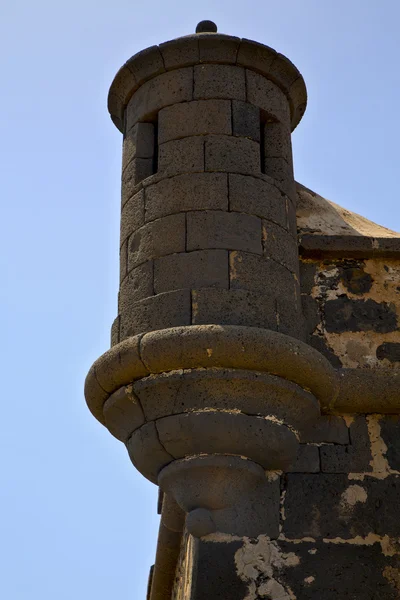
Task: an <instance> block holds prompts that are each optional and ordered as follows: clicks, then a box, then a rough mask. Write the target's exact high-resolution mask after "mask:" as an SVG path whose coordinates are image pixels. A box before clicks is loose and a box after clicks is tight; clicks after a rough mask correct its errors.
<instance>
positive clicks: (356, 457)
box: [321, 417, 372, 473]
mask: <svg viewBox="0 0 400 600" xmlns="http://www.w3.org/2000/svg"><path fill="white" fill-rule="evenodd" d="M350 440H351V444H350V445H349V446H337V445H333V446H322V447H321V470H322V471H323V472H325V473H365V472H370V471H372V467H371V460H372V455H371V448H370V440H369V436H368V428H367V423H366V420H365V417H356V418H355V420H354V421H353V423H351V425H350Z"/></svg>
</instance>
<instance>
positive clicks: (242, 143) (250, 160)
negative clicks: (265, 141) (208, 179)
mask: <svg viewBox="0 0 400 600" xmlns="http://www.w3.org/2000/svg"><path fill="white" fill-rule="evenodd" d="M204 160H205V170H206V171H231V172H233V173H242V174H244V175H257V174H259V173H260V172H261V169H260V145H259V144H258V143H257V142H254V141H253V140H249V139H247V138H238V137H232V136H227V135H225V136H222V135H215V136H210V137H208V138H206V141H205V159H204Z"/></svg>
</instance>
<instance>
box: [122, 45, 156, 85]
mask: <svg viewBox="0 0 400 600" xmlns="http://www.w3.org/2000/svg"><path fill="white" fill-rule="evenodd" d="M126 66H127V67H128V68H129V70H130V71H131V72H132V73H133V74H134V76H135V79H136V81H137V84H138V85H141V84H142V83H143V82H144V81H146V80H147V79H150V78H151V77H155V76H156V75H158V74H159V73H163V71H165V67H164V62H163V59H162V56H161V53H160V50H159V48H158V46H150V48H145V50H141V51H140V52H138V53H137V54H135V55H134V56H132V57H131V58H130V59H129V60H128V61H127V63H126Z"/></svg>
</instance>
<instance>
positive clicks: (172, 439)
mask: <svg viewBox="0 0 400 600" xmlns="http://www.w3.org/2000/svg"><path fill="white" fill-rule="evenodd" d="M157 431H158V434H159V439H160V441H161V444H162V445H163V447H164V448H165V449H166V450H167V452H168V453H170V454H171V455H173V456H174V457H175V458H184V457H185V456H195V455H197V454H233V455H238V456H245V457H247V458H249V459H251V460H253V461H254V462H255V463H256V464H259V465H261V466H262V467H263V468H264V469H281V468H286V467H288V466H289V465H290V463H291V462H292V459H293V457H294V456H295V453H296V449H297V440H296V438H295V436H294V434H293V432H292V431H290V429H288V428H287V427H285V426H282V425H280V424H277V423H276V422H274V421H273V420H266V419H263V418H260V417H249V416H247V415H243V414H236V413H228V412H216V411H206V412H196V413H194V412H193V413H185V414H178V415H173V416H170V417H164V418H162V419H158V420H157ZM266 448H268V451H267V452H266Z"/></svg>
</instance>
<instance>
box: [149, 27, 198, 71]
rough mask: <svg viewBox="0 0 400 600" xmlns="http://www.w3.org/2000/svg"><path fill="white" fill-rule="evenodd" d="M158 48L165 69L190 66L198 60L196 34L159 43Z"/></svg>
mask: <svg viewBox="0 0 400 600" xmlns="http://www.w3.org/2000/svg"><path fill="white" fill-rule="evenodd" d="M159 48H160V52H161V54H162V57H163V60H164V65H165V68H166V69H167V71H168V70H172V69H177V68H179V67H186V66H190V65H193V64H194V63H197V62H198V61H199V40H198V37H197V36H196V35H193V36H190V37H189V36H186V37H185V38H182V39H180V40H179V39H178V40H171V41H169V42H165V43H164V44H160V46H159Z"/></svg>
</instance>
